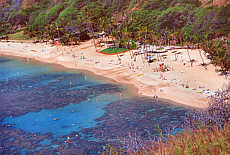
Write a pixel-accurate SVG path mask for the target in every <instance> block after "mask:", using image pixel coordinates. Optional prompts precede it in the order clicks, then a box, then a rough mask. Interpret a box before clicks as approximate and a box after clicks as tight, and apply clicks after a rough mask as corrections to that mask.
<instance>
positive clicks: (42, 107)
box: [0, 57, 189, 154]
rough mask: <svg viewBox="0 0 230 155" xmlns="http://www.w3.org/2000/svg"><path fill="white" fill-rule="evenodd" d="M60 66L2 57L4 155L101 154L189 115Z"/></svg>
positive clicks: (0, 108)
mask: <svg viewBox="0 0 230 155" xmlns="http://www.w3.org/2000/svg"><path fill="white" fill-rule="evenodd" d="M56 68H59V67H54V65H52V66H51V65H44V64H39V63H35V64H28V63H27V62H23V61H22V62H20V61H18V60H17V59H13V58H3V57H0V132H1V133H2V134H0V142H1V143H0V145H1V147H2V148H3V149H0V154H4V153H9V152H10V153H19V154H26V153H38V154H45V153H51V154H59V153H61V154H62V153H63V152H65V153H67V154H72V153H76V152H77V154H99V153H100V152H101V151H102V150H103V147H104V146H105V145H106V144H110V145H114V146H117V145H120V142H121V141H122V139H124V138H125V137H127V135H128V134H129V133H132V132H142V131H145V130H148V131H154V129H155V124H156V125H159V126H160V127H161V128H165V127H166V126H167V125H168V124H178V123H180V122H182V119H183V117H184V116H185V115H186V113H187V112H188V111H189V110H188V109H186V108H184V107H179V106H174V105H173V104H171V103H170V102H169V101H165V100H158V101H157V102H156V101H155V100H154V99H152V98H146V97H139V96H135V95H134V96H132V97H131V96H126V95H124V94H126V92H127V91H129V90H128V89H126V88H125V87H123V86H121V85H117V84H111V83H106V82H103V81H101V80H99V79H97V78H94V77H93V76H90V75H87V74H85V73H81V72H80V71H63V69H62V70H59V69H56ZM64 70H65V69H64ZM120 94H122V96H120ZM177 130H178V131H179V129H177Z"/></svg>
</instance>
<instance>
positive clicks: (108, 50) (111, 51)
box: [101, 47, 127, 54]
mask: <svg viewBox="0 0 230 155" xmlns="http://www.w3.org/2000/svg"><path fill="white" fill-rule="evenodd" d="M124 51H127V49H126V48H119V47H117V48H116V47H115V48H106V49H104V50H102V51H101V53H105V54H116V53H122V52H124Z"/></svg>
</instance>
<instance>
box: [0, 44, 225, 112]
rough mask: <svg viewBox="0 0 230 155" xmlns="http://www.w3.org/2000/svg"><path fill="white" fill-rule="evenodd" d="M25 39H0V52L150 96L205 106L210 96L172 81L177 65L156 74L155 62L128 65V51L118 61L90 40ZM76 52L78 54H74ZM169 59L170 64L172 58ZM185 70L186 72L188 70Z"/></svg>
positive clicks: (181, 103)
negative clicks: (109, 81)
mask: <svg viewBox="0 0 230 155" xmlns="http://www.w3.org/2000/svg"><path fill="white" fill-rule="evenodd" d="M22 42H23V41H19V43H13V42H5V43H2V42H0V45H2V47H1V46H0V47H1V48H0V54H4V55H6V56H16V57H24V58H32V59H35V60H37V61H41V62H45V63H52V64H58V65H61V66H64V67H67V68H70V69H78V70H79V69H80V70H87V71H89V72H92V73H93V74H96V75H99V76H104V77H106V78H109V79H112V80H114V81H115V82H116V83H124V84H128V85H132V86H134V87H135V88H136V90H134V92H136V93H137V94H139V95H144V96H148V97H154V96H155V95H157V96H158V97H159V98H162V99H167V100H171V101H173V102H176V103H178V104H180V105H185V106H189V107H196V108H204V107H205V103H206V102H207V101H208V98H207V97H205V96H204V95H203V94H202V93H197V92H194V91H190V89H186V88H180V87H178V86H177V85H176V84H174V83H173V82H174V81H173V82H172V80H170V81H169V80H168V79H169V75H171V74H173V75H174V74H175V75H177V74H178V73H177V72H176V71H174V70H175V69H174V70H173V71H170V72H169V73H168V75H167V72H166V73H156V75H155V74H154V73H152V70H150V69H152V67H154V66H148V64H147V65H146V64H144V63H143V67H142V69H129V68H128V67H129V66H130V65H129V63H132V62H130V61H132V60H131V59H130V58H129V57H130V56H129V52H126V53H123V54H122V55H123V56H121V64H118V63H117V61H116V60H117V55H109V56H108V55H103V54H101V53H97V52H96V51H95V48H94V46H93V43H92V41H91V40H90V41H87V42H83V43H82V44H81V45H78V46H77V47H68V46H63V47H61V46H60V47H55V46H52V47H51V46H49V45H46V44H45V43H36V44H32V43H22ZM63 53H64V54H63ZM73 53H74V56H75V57H73V56H72V54H73ZM84 57H85V58H84ZM173 57H174V55H173ZM129 59H130V60H129ZM169 61H171V60H169ZM138 63H139V64H140V63H141V59H140V58H138V61H137V64H138ZM168 63H169V64H170V63H171V62H168ZM172 63H174V62H172ZM176 63H177V62H176ZM173 65H175V66H173V67H177V66H178V64H173ZM180 67H181V66H180ZM182 67H184V66H182ZM190 69H192V68H190ZM190 69H188V70H190ZM193 69H194V68H193ZM212 69H213V68H212ZM195 70H196V68H195ZM140 72H141V73H142V74H143V75H142V76H139V75H140ZM171 72H172V73H171ZM173 72H176V73H173ZM184 72H185V71H184ZM204 72H205V70H204ZM151 73H152V74H151ZM170 73H171V74H170ZM159 74H160V76H161V74H164V75H165V76H167V80H161V79H159V78H158V76H159ZM180 74H181V73H180ZM183 74H184V75H186V74H185V73H183ZM212 74H213V71H212ZM188 77H189V75H188ZM217 77H218V79H215V77H214V80H218V81H219V83H222V84H223V83H224V82H225V81H226V80H225V79H224V77H223V76H217ZM210 78H211V77H210ZM177 79H178V78H177ZM211 80H212V79H211ZM197 81H198V80H197ZM178 83H179V82H178ZM211 83H212V81H211ZM206 85H207V84H206ZM221 86H222V85H220V86H219V88H220V87H221ZM205 87H206V86H205ZM216 87H217V86H216V85H215V86H213V88H216ZM213 88H210V90H211V89H212V90H213ZM217 89H218V88H217Z"/></svg>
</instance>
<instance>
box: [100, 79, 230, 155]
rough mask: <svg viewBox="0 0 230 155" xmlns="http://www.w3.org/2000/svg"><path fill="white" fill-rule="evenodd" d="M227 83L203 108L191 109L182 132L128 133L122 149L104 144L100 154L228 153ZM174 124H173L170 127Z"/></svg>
mask: <svg viewBox="0 0 230 155" xmlns="http://www.w3.org/2000/svg"><path fill="white" fill-rule="evenodd" d="M229 100H230V83H227V84H225V85H224V86H223V87H222V88H221V89H220V90H218V91H217V92H216V94H215V95H214V96H212V97H211V98H210V101H209V102H208V105H207V107H206V108H205V109H203V110H200V111H194V112H193V113H191V114H190V115H189V116H187V117H186V118H185V119H184V124H182V129H184V131H183V132H181V133H177V135H172V131H173V130H171V129H170V130H168V132H167V131H161V130H160V129H159V128H158V127H157V126H156V129H155V132H154V134H153V135H151V134H150V132H148V131H147V133H149V134H147V137H146V136H145V137H143V136H141V135H146V134H143V133H139V134H137V133H134V134H129V135H128V137H127V138H126V139H125V140H124V146H123V147H122V148H119V149H118V148H115V147H112V146H110V145H108V146H106V149H107V151H106V152H103V154H215V155H216V154H218V155H219V154H230V123H229V121H230V104H229ZM175 128H177V126H175V127H174V129H175Z"/></svg>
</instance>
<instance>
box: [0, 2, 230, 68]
mask: <svg viewBox="0 0 230 155" xmlns="http://www.w3.org/2000/svg"><path fill="white" fill-rule="evenodd" d="M0 16H1V19H2V20H1V21H0V35H2V36H3V35H4V36H7V35H9V34H10V33H14V31H15V30H16V29H17V27H18V26H19V25H20V26H24V27H25V29H24V33H25V34H26V35H28V36H29V38H31V37H34V36H37V38H38V39H39V40H54V39H59V40H60V41H61V43H63V44H70V43H71V44H72V43H74V44H77V43H79V42H80V41H81V40H86V39H87V38H89V36H91V38H95V36H94V35H93V34H96V33H98V32H101V31H104V32H105V33H106V37H107V39H109V38H110V39H111V38H113V40H115V41H116V42H117V43H118V45H119V48H126V49H133V48H135V47H136V45H135V47H134V45H133V43H132V46H130V45H129V42H130V41H131V40H132V42H134V43H137V42H142V43H144V44H151V45H156V46H166V45H167V46H175V45H178V44H180V45H184V46H185V47H187V48H189V47H190V46H191V45H195V46H197V47H198V48H202V49H203V50H204V51H205V52H207V53H209V54H210V55H212V58H213V59H212V62H213V63H214V64H216V65H220V66H221V67H222V68H223V69H224V68H225V69H229V67H230V64H229V62H230V61H229V60H230V54H229V49H230V48H229V42H227V41H226V40H227V37H228V39H229V38H230V5H229V4H228V5H223V6H206V7H203V6H201V3H200V1H199V0H147V1H144V0H100V1H95V0H60V1H51V2H50V1H48V0H39V1H30V0H24V1H23V2H22V3H21V2H20V3H19V2H17V0H16V1H12V0H9V1H8V2H6V3H5V4H4V7H1V8H0ZM95 32H96V33H95ZM218 40H219V41H220V42H221V43H219V41H218ZM94 41H95V40H94ZM95 45H96V44H95Z"/></svg>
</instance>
